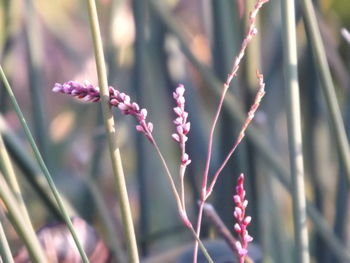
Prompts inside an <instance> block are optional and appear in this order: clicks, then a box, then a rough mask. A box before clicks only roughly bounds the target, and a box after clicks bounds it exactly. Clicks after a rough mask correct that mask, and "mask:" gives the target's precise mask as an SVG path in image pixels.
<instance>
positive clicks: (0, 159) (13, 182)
mask: <svg viewBox="0 0 350 263" xmlns="http://www.w3.org/2000/svg"><path fill="white" fill-rule="evenodd" d="M0 166H1V167H2V169H3V174H4V176H5V178H6V180H7V182H8V183H9V185H10V188H11V190H12V191H13V193H14V194H15V196H16V197H17V202H18V206H19V209H20V210H21V212H22V216H23V218H24V220H26V222H27V225H28V227H31V228H33V225H32V223H31V221H30V217H29V214H28V210H27V208H26V206H25V203H24V200H23V195H22V192H21V188H20V186H19V184H18V181H17V177H16V175H15V171H14V169H13V166H12V163H11V160H10V156H9V154H8V152H7V149H6V147H5V144H4V140H3V139H2V135H1V133H0ZM33 231H34V228H33ZM34 232H35V231H34Z"/></svg>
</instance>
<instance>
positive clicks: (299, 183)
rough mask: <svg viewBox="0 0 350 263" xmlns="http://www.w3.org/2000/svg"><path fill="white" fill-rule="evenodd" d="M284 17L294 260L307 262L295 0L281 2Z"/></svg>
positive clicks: (301, 262)
mask: <svg viewBox="0 0 350 263" xmlns="http://www.w3.org/2000/svg"><path fill="white" fill-rule="evenodd" d="M281 14H282V18H283V19H282V20H283V30H282V32H283V44H284V59H283V61H284V70H285V85H286V102H287V103H286V104H287V121H288V141H289V159H290V169H291V177H292V196H293V216H294V236H295V246H296V247H295V249H296V253H295V254H296V261H297V262H300V263H308V262H310V256H309V238H308V232H307V224H306V221H307V215H306V198H305V185H304V164H303V150H302V133H301V115H300V95H299V84H298V63H297V60H298V57H297V46H296V44H297V41H296V28H295V6H294V0H283V1H282V2H281Z"/></svg>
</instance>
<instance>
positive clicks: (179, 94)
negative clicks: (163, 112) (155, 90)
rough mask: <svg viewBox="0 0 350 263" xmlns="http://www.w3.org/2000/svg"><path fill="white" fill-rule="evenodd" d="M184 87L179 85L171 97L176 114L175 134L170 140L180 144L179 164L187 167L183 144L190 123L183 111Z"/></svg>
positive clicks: (188, 162) (187, 158) (188, 161)
mask: <svg viewBox="0 0 350 263" xmlns="http://www.w3.org/2000/svg"><path fill="white" fill-rule="evenodd" d="M184 93H185V87H184V86H183V85H181V84H180V85H179V86H178V87H177V88H176V90H175V91H174V92H173V97H174V99H175V101H176V107H175V108H174V112H175V114H176V116H177V117H176V119H175V120H174V124H175V125H176V133H173V134H172V138H173V139H174V140H175V141H176V142H178V143H179V144H180V148H181V151H182V154H181V163H182V165H185V166H187V165H189V164H190V163H191V160H190V159H189V157H188V154H187V153H185V143H186V141H187V140H188V137H187V134H188V132H189V131H190V128H191V123H190V122H187V117H188V112H186V111H185V97H184Z"/></svg>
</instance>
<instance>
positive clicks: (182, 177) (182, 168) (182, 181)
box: [179, 164, 186, 211]
mask: <svg viewBox="0 0 350 263" xmlns="http://www.w3.org/2000/svg"><path fill="white" fill-rule="evenodd" d="M185 172H186V165H182V164H181V165H180V170H179V177H180V186H181V192H180V193H181V202H182V207H183V209H184V210H185V211H186V200H185Z"/></svg>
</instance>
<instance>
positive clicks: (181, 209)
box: [148, 133, 213, 262]
mask: <svg viewBox="0 0 350 263" xmlns="http://www.w3.org/2000/svg"><path fill="white" fill-rule="evenodd" d="M148 134H149V137H150V140H151V143H152V144H153V145H154V147H155V148H156V151H157V153H158V156H159V158H160V159H161V161H162V164H163V167H164V169H165V171H166V174H167V176H168V179H169V182H170V185H171V188H172V191H173V194H174V196H175V199H176V203H177V206H178V210H179V213H180V216H181V219H182V220H183V223H184V224H185V225H186V227H188V228H189V229H190V230H191V233H192V234H193V236H194V238H195V239H196V244H195V245H197V246H198V243H199V247H200V249H201V250H202V252H203V255H204V256H205V258H206V259H207V260H208V262H213V260H212V259H211V257H210V255H209V254H208V251H207V249H206V248H205V247H204V245H203V243H202V241H201V240H200V239H199V236H198V235H197V233H196V231H194V229H193V225H192V224H191V222H190V221H189V220H188V218H187V213H186V210H185V209H184V207H182V202H181V197H180V196H179V193H178V191H177V190H176V186H175V183H174V180H173V178H172V176H171V173H170V170H169V168H168V165H167V164H166V161H165V159H164V156H163V154H162V152H161V151H160V149H159V147H158V145H157V143H156V141H155V140H154V138H153V136H152V134H151V133H148Z"/></svg>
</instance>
